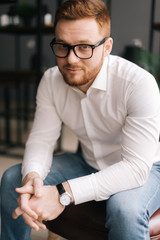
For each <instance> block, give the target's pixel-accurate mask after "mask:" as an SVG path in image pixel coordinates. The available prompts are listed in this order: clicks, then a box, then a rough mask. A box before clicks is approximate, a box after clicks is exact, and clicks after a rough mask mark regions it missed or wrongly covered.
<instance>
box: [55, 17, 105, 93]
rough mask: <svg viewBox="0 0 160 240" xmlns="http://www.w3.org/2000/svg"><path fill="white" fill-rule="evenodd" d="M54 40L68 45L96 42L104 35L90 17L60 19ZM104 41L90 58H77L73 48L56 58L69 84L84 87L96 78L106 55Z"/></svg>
mask: <svg viewBox="0 0 160 240" xmlns="http://www.w3.org/2000/svg"><path fill="white" fill-rule="evenodd" d="M55 36H56V42H58V43H64V44H68V45H76V44H83V43H84V44H92V45H94V44H96V43H98V42H99V41H101V40H102V39H103V38H104V37H107V36H103V35H102V34H100V32H99V27H98V24H97V22H96V21H95V20H94V19H92V18H85V19H80V20H76V21H74V20H73V21H72V20H63V19H62V20H60V21H59V22H58V24H57V26H56V32H55ZM105 45H106V43H104V44H102V45H101V46H99V47H97V48H95V49H94V52H93V56H92V58H90V59H80V58H78V57H77V56H76V55H75V54H74V52H73V50H70V53H69V55H68V56H67V57H66V58H57V64H58V67H59V70H60V72H61V73H62V75H63V78H64V80H65V82H66V83H67V84H69V85H70V86H76V87H78V88H80V89H81V87H82V86H86V89H85V90H87V89H88V87H89V86H90V85H91V83H92V82H93V81H94V79H95V78H96V76H97V74H98V73H99V71H100V69H101V66H102V64H103V60H104V56H105V55H106V50H105V49H106V48H105Z"/></svg>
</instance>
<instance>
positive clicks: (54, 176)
mask: <svg viewBox="0 0 160 240" xmlns="http://www.w3.org/2000/svg"><path fill="white" fill-rule="evenodd" d="M95 172H97V170H96V169H94V168H92V167H91V166H89V165H88V164H87V163H86V161H85V160H84V158H83V157H82V155H81V154H79V153H64V154H60V155H54V156H53V162H52V166H51V168H50V172H49V173H48V175H47V177H46V178H45V180H44V184H45V185H56V184H58V183H61V182H65V181H67V180H70V179H73V178H78V177H82V176H85V175H88V174H91V173H95Z"/></svg>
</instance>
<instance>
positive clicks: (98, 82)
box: [71, 57, 108, 95]
mask: <svg viewBox="0 0 160 240" xmlns="http://www.w3.org/2000/svg"><path fill="white" fill-rule="evenodd" d="M107 65H108V57H105V59H104V62H103V65H102V68H101V70H100V72H99V73H98V75H97V77H96V78H95V80H94V82H93V83H92V85H91V86H90V88H89V89H88V91H87V93H86V94H87V95H89V94H90V92H91V91H92V89H98V90H102V91H107ZM71 88H72V89H73V90H74V91H76V92H77V93H79V94H81V95H86V94H84V93H82V92H81V91H80V90H79V89H78V88H76V87H71Z"/></svg>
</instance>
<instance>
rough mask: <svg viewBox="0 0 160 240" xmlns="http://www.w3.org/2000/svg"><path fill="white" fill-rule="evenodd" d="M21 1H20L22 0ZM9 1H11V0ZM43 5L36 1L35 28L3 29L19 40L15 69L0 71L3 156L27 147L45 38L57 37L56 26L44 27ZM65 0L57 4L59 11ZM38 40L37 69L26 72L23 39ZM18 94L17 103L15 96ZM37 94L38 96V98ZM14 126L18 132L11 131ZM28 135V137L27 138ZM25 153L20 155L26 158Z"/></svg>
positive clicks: (1, 31) (108, 1)
mask: <svg viewBox="0 0 160 240" xmlns="http://www.w3.org/2000/svg"><path fill="white" fill-rule="evenodd" d="M19 1H20V0H19ZM8 2H9V1H8ZM15 2H18V0H17V1H10V3H7V1H5V0H1V1H0V4H1V3H3V4H8V6H10V4H14V3H15ZM42 2H44V1H43V0H35V3H36V6H37V15H36V21H35V25H34V26H23V25H18V26H12V25H10V26H6V27H3V26H0V34H3V35H9V36H14V37H15V46H14V47H15V49H16V51H15V52H16V54H15V69H7V70H4V69H0V94H1V95H2V96H1V97H3V101H1V103H0V154H7V155H12V156H16V157H17V154H15V153H14V154H12V152H13V151H12V150H14V149H15V148H19V147H20V148H24V144H25V142H26V137H27V135H28V130H29V128H30V123H32V120H33V116H34V110H35V108H34V107H35V106H34V99H33V104H32V105H31V104H30V103H29V99H30V94H31V93H32V94H33V89H32V90H30V88H34V93H35V95H36V89H37V86H38V83H39V80H40V79H41V76H42V60H43V59H42V37H43V36H44V35H47V34H53V26H44V25H43V24H42V17H41V15H42V14H41V12H42ZM62 2H63V0H57V1H56V7H55V8H58V7H59V6H60V5H61V4H62ZM104 2H105V3H106V4H107V6H108V9H109V11H110V9H111V0H105V1H104ZM44 3H45V2H44ZM32 35H33V36H35V37H36V60H37V61H36V67H35V69H28V70H24V69H22V68H21V59H20V57H21V51H20V42H21V37H22V36H32ZM13 92H14V104H13V101H12V97H11V95H13ZM35 95H34V97H35ZM13 125H14V131H13V130H12V129H11V128H12V126H13ZM25 133H26V134H27V135H26V136H25ZM22 155H23V154H20V156H22Z"/></svg>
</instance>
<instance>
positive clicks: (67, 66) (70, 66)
mask: <svg viewBox="0 0 160 240" xmlns="http://www.w3.org/2000/svg"><path fill="white" fill-rule="evenodd" d="M64 68H71V69H73V70H74V69H84V68H83V67H82V66H78V65H73V64H66V65H64Z"/></svg>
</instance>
